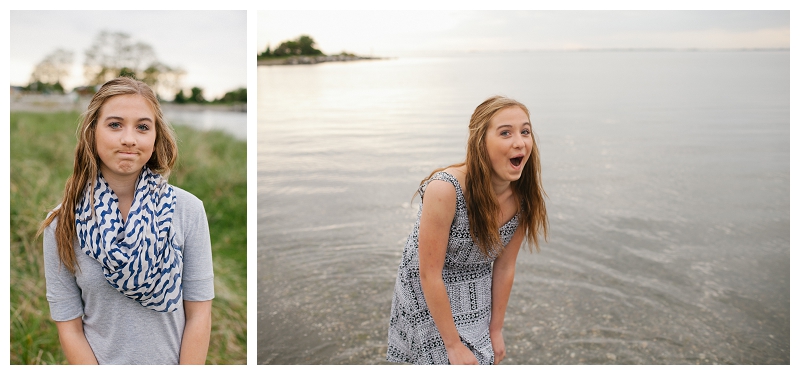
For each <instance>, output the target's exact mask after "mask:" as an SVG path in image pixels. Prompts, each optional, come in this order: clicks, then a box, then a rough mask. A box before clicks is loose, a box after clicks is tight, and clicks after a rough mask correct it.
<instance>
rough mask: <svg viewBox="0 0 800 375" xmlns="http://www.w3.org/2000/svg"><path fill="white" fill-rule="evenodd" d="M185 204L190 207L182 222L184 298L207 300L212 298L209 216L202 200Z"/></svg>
mask: <svg viewBox="0 0 800 375" xmlns="http://www.w3.org/2000/svg"><path fill="white" fill-rule="evenodd" d="M193 198H194V197H193ZM186 203H188V204H189V205H190V206H191V207H190V209H189V210H188V212H187V215H186V222H184V223H182V224H183V225H184V227H185V228H186V230H185V239H184V243H183V275H182V277H183V280H182V283H183V299H184V300H186V301H208V300H211V299H214V265H213V263H212V259H211V236H210V234H209V231H208V219H207V217H206V211H205V207H204V206H203V202H202V201H200V200H199V199H197V198H195V199H193V200H192V201H191V202H186ZM178 204H181V203H178Z"/></svg>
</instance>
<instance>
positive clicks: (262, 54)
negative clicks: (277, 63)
mask: <svg viewBox="0 0 800 375" xmlns="http://www.w3.org/2000/svg"><path fill="white" fill-rule="evenodd" d="M271 56H272V52H271V51H270V50H269V46H267V50H266V51H264V52H261V54H260V55H258V58H259V59H263V58H265V57H271Z"/></svg>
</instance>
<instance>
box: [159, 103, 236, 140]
mask: <svg viewBox="0 0 800 375" xmlns="http://www.w3.org/2000/svg"><path fill="white" fill-rule="evenodd" d="M182 107H183V106H170V107H166V106H165V107H164V117H165V118H167V120H168V121H169V122H170V123H171V124H173V125H185V126H190V127H192V128H195V129H199V130H203V131H209V130H220V131H223V132H225V133H228V134H230V135H232V136H233V137H234V138H236V139H238V140H242V141H245V140H247V112H239V111H229V110H221V109H208V108H202V107H199V108H198V107H189V108H186V109H184V108H182Z"/></svg>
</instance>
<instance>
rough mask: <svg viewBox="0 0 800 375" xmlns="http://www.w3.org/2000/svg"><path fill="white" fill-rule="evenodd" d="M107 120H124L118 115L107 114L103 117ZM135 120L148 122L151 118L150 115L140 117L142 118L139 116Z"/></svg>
mask: <svg viewBox="0 0 800 375" xmlns="http://www.w3.org/2000/svg"><path fill="white" fill-rule="evenodd" d="M108 120H124V118H122V117H119V116H108V117H106V118H105V121H108ZM136 121H137V122H139V121H150V122H153V120H151V119H150V117H142V118H140V119H138V120H136Z"/></svg>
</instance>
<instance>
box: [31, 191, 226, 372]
mask: <svg viewBox="0 0 800 375" xmlns="http://www.w3.org/2000/svg"><path fill="white" fill-rule="evenodd" d="M173 188H174V189H175V199H176V204H175V213H174V214H173V219H172V230H174V231H175V244H176V245H177V246H180V247H181V248H182V250H183V274H182V277H183V280H182V282H183V299H184V300H185V301H208V300H211V299H213V298H214V270H213V266H212V262H211V239H210V237H209V233H208V220H207V219H206V213H205V210H204V208H203V202H201V201H200V200H199V199H197V197H195V196H194V195H192V194H191V193H189V192H186V191H185V190H182V189H180V188H177V187H174V186H173ZM55 227H56V220H53V222H52V223H51V224H50V226H49V227H47V228H46V229H45V231H44V266H45V277H46V281H47V301H48V302H49V303H50V315H51V317H52V318H53V320H55V321H68V320H72V319H75V318H79V317H81V316H83V330H84V333H85V335H86V340H87V341H88V342H89V346H91V348H92V351H94V355H95V358H97V362H98V363H100V364H177V363H178V361H179V358H180V347H181V339H182V337H183V328H184V324H185V321H186V320H185V315H184V309H183V303H181V304H180V305H179V306H178V310H177V311H174V312H171V313H163V312H156V311H153V310H150V309H148V308H145V307H143V306H142V305H140V304H139V303H138V302H136V301H134V300H132V299H130V298H127V297H125V296H124V295H122V293H120V292H118V291H117V290H116V289H114V288H113V287H112V286H111V285H109V283H108V282H107V281H106V279H105V277H104V276H103V268H102V266H101V265H100V263H99V262H98V261H97V260H95V259H94V258H92V257H90V256H88V255H86V254H85V253H84V252H83V251H82V250H81V248H80V246H79V245H78V242H77V240H76V241H75V245H74V249H75V254H76V258H77V260H78V266H79V267H80V268H79V270H78V271H76V273H75V275H73V274H72V273H70V272H69V271H68V270H67V269H66V267H64V265H63V264H61V260H60V259H59V257H58V250H57V247H56V241H55Z"/></svg>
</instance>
